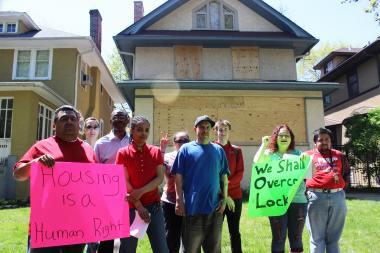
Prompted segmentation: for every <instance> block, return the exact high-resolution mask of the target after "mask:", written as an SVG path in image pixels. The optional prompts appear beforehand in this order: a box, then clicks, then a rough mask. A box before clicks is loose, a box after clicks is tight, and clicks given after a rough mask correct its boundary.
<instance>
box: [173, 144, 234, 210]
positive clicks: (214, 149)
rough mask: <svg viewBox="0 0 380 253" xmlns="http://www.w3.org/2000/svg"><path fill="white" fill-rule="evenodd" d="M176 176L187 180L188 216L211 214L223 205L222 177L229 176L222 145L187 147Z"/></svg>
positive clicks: (178, 158)
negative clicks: (178, 175) (221, 198)
mask: <svg viewBox="0 0 380 253" xmlns="http://www.w3.org/2000/svg"><path fill="white" fill-rule="evenodd" d="M171 173H172V174H176V173H178V174H181V175H182V177H183V185H182V187H183V194H184V202H185V209H186V215H197V214H210V213H213V212H214V211H215V210H216V208H217V207H218V205H219V199H220V193H221V188H220V177H221V176H222V175H228V174H229V173H230V172H229V169H228V161H227V158H226V155H225V153H224V151H223V148H222V147H220V146H219V145H218V144H214V143H211V142H210V143H209V144H204V145H203V144H198V143H197V142H195V141H192V142H190V143H187V144H184V145H183V146H182V147H181V148H180V150H179V151H178V154H177V156H176V159H175V161H174V164H173V167H172V169H171Z"/></svg>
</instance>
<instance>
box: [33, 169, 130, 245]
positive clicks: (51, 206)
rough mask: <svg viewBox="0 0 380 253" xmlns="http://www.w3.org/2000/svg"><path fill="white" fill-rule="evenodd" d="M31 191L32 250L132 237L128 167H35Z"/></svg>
mask: <svg viewBox="0 0 380 253" xmlns="http://www.w3.org/2000/svg"><path fill="white" fill-rule="evenodd" d="M30 192H31V218H30V219H31V221H30V235H31V240H32V241H31V242H32V248H40V247H50V246H57V245H68V244H78V243H87V242H96V241H104V240H110V239H114V238H122V237H128V236H129V207H128V203H127V202H126V201H124V197H125V194H126V192H127V190H126V185H125V177H124V169H123V166H122V165H113V164H90V163H62V162H57V163H56V164H55V166H54V168H53V169H51V168H47V167H45V166H43V165H42V164H41V163H34V164H33V165H32V167H31V176H30Z"/></svg>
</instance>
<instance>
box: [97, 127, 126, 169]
mask: <svg viewBox="0 0 380 253" xmlns="http://www.w3.org/2000/svg"><path fill="white" fill-rule="evenodd" d="M128 145H129V135H128V133H125V136H124V138H123V139H121V140H120V139H119V138H118V137H116V136H115V135H114V134H113V131H111V132H110V133H109V134H107V135H105V136H103V137H102V138H100V139H99V140H97V141H96V143H95V147H94V150H95V155H96V160H97V161H98V163H108V164H114V163H115V161H116V154H117V151H119V149H120V148H123V147H126V146H128Z"/></svg>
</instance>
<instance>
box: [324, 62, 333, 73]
mask: <svg viewBox="0 0 380 253" xmlns="http://www.w3.org/2000/svg"><path fill="white" fill-rule="evenodd" d="M332 69H333V62H332V61H329V62H328V63H327V64H326V65H325V74H327V73H329V72H330V71H331V70H332Z"/></svg>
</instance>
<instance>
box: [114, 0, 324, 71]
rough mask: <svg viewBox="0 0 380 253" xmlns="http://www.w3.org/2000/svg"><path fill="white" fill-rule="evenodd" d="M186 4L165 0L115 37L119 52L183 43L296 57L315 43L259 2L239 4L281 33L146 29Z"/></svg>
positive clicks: (184, 0)
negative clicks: (284, 51) (281, 51)
mask: <svg viewBox="0 0 380 253" xmlns="http://www.w3.org/2000/svg"><path fill="white" fill-rule="evenodd" d="M188 1H190V0H168V1H166V2H165V3H164V4H162V5H161V6H159V7H158V8H156V9H155V10H153V11H152V12H150V13H149V14H147V15H146V16H144V17H143V18H141V19H140V20H139V21H137V22H135V23H134V24H132V25H131V26H129V27H127V28H126V29H124V30H123V31H121V32H120V33H119V34H117V35H116V36H114V41H115V43H116V46H117V48H118V49H119V51H121V52H128V53H134V51H135V48H136V46H154V45H156V46H171V45H173V44H184V43H185V44H192V45H194V44H196V45H204V46H234V45H235V46H240V45H257V46H262V47H265V46H267V47H268V46H271V47H277V48H293V49H294V50H295V55H303V54H305V53H307V52H308V51H309V50H310V49H311V48H312V47H313V46H314V45H315V44H316V43H317V42H318V40H317V39H316V38H314V37H313V36H312V35H310V34H309V33H307V32H306V31H305V30H303V29H302V28H301V27H299V26H298V25H296V24H295V23H294V22H292V21H291V20H290V19H288V18H287V17H285V16H284V15H282V14H281V13H279V12H278V11H276V10H275V9H273V8H272V7H271V6H269V5H268V4H266V3H265V2H264V1H262V0H255V1H252V0H239V1H240V2H241V3H242V4H244V5H245V6H247V7H248V8H250V9H251V10H253V11H254V12H256V13H257V14H259V15H261V16H263V17H264V18H265V19H266V20H268V21H269V22H271V23H272V24H273V25H275V26H277V27H278V28H280V29H281V30H282V32H273V33H270V32H239V31H194V30H191V31H166V30H163V31H162V30H161V31H147V30H146V29H147V28H148V27H149V26H151V25H152V24H154V23H155V22H157V21H158V20H159V19H161V18H162V17H164V16H166V15H168V14H169V13H170V12H172V11H174V10H175V9H177V8H179V7H180V6H182V5H183V4H185V3H187V2H188ZM121 57H122V60H123V62H124V65H125V66H126V68H127V71H128V72H129V73H131V72H132V69H133V62H132V59H131V57H128V56H125V55H123V54H122V55H121Z"/></svg>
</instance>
